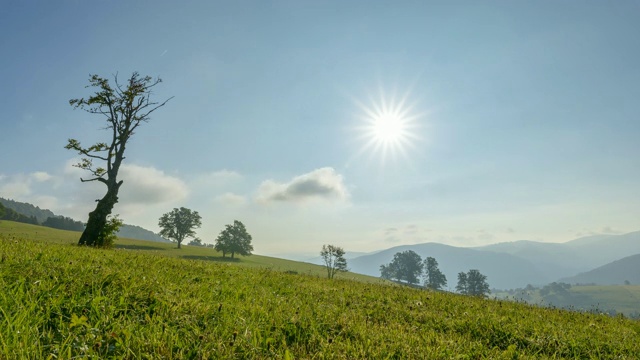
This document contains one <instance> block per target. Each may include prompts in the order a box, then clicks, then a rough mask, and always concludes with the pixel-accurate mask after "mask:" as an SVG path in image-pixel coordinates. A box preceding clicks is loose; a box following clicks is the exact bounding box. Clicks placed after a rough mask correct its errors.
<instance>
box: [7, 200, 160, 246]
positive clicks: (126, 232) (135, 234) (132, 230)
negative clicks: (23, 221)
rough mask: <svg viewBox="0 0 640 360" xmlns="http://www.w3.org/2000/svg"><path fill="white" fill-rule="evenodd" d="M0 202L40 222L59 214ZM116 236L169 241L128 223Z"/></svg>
mask: <svg viewBox="0 0 640 360" xmlns="http://www.w3.org/2000/svg"><path fill="white" fill-rule="evenodd" d="M0 203H1V204H3V205H4V206H5V207H6V208H8V209H12V210H14V211H15V212H17V213H19V214H22V215H24V216H27V217H31V216H33V217H35V218H36V219H37V221H38V223H40V224H42V223H43V222H44V221H45V220H47V218H50V217H59V216H60V215H56V214H54V213H53V212H52V211H51V210H48V209H41V208H40V207H38V206H35V205H33V204H29V203H24V202H19V201H14V200H10V199H4V198H1V197H0ZM118 236H120V237H125V238H131V239H138V240H149V241H158V242H170V241H169V240H167V239H165V238H163V237H162V236H160V235H158V234H156V233H154V232H153V231H150V230H147V229H145V228H142V227H140V226H137V225H129V224H124V225H122V226H121V227H120V231H118Z"/></svg>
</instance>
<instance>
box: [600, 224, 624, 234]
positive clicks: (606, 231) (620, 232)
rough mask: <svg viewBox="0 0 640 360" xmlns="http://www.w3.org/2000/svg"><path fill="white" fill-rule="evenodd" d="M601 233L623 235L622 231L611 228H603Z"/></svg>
mask: <svg viewBox="0 0 640 360" xmlns="http://www.w3.org/2000/svg"><path fill="white" fill-rule="evenodd" d="M601 232H602V233H603V234H622V231H618V230H616V229H614V228H612V227H611V226H605V227H603V228H602V230H601Z"/></svg>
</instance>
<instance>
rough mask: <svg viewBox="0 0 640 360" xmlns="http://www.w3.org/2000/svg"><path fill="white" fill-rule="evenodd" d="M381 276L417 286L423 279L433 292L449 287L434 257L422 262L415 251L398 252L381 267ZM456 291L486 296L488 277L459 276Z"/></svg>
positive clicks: (477, 275) (474, 274)
mask: <svg viewBox="0 0 640 360" xmlns="http://www.w3.org/2000/svg"><path fill="white" fill-rule="evenodd" d="M380 275H381V277H382V278H384V279H387V280H395V281H399V282H404V283H408V284H411V285H417V284H418V283H419V282H420V278H422V280H423V282H424V286H425V287H427V288H429V289H432V290H442V289H443V288H444V287H445V286H447V277H446V276H445V275H444V274H443V273H442V271H440V269H439V268H438V261H437V260H436V259H435V258H433V257H427V258H426V259H424V260H422V258H421V257H420V255H418V254H417V253H416V252H415V251H413V250H407V251H403V252H398V253H396V254H395V255H394V256H393V260H392V261H391V262H390V263H389V264H386V265H380ZM456 291H458V292H459V293H461V294H466V295H474V296H485V295H486V294H488V293H489V284H488V283H487V277H486V276H485V275H482V274H481V273H480V271H478V270H475V269H474V270H469V272H467V273H464V272H461V273H459V274H458V285H457V286H456Z"/></svg>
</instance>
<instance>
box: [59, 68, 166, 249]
mask: <svg viewBox="0 0 640 360" xmlns="http://www.w3.org/2000/svg"><path fill="white" fill-rule="evenodd" d="M161 81H162V80H160V79H159V78H157V79H155V80H154V79H152V78H151V77H149V76H145V77H141V76H140V75H139V74H138V73H137V72H134V73H133V74H132V75H131V77H130V78H129V79H128V80H127V81H126V84H120V83H119V82H118V76H117V75H115V76H114V85H113V86H112V85H111V84H110V83H109V80H107V79H105V78H102V77H100V76H98V75H91V77H90V78H89V85H88V86H87V87H94V88H97V90H96V92H95V94H93V95H91V96H90V97H89V98H87V99H85V98H80V99H71V100H69V104H70V105H71V106H73V108H74V109H78V108H80V109H82V110H85V111H86V112H88V113H90V114H97V115H102V116H104V117H105V118H106V123H107V124H106V130H110V132H111V134H110V136H109V139H110V140H109V141H108V142H98V143H96V144H94V145H91V146H88V147H86V146H82V145H81V144H80V141H78V140H76V139H69V140H68V143H67V145H66V146H65V148H66V149H68V150H75V151H76V152H77V153H78V154H79V155H81V156H82V158H81V160H80V162H78V163H77V164H76V165H74V166H76V167H78V168H80V169H83V170H86V171H88V172H89V174H90V178H88V179H83V178H81V179H80V181H82V182H90V181H99V182H101V183H103V184H105V185H106V186H107V193H106V194H105V195H104V196H103V197H102V199H100V200H97V203H98V204H97V205H96V208H95V210H93V211H92V212H90V213H89V220H88V221H87V226H86V227H85V229H84V231H83V233H82V236H80V240H79V241H78V244H79V245H87V246H96V247H101V246H103V245H104V244H102V243H101V242H100V241H101V240H104V239H105V237H104V236H101V234H103V232H104V228H105V226H106V225H107V217H108V216H109V215H110V214H111V211H112V210H113V207H114V205H115V204H116V203H117V202H118V191H119V190H120V186H122V180H119V181H118V179H117V177H118V172H119V170H120V166H121V164H122V161H123V160H124V158H125V157H124V152H125V149H126V147H127V144H128V142H129V140H130V139H131V137H132V136H133V135H134V133H135V131H136V130H137V129H138V127H139V126H140V125H141V124H142V123H145V122H147V121H149V119H150V117H149V116H150V115H151V113H152V112H154V111H155V110H157V109H158V108H160V107H162V106H164V105H165V104H166V103H167V102H168V101H169V100H170V99H171V98H169V99H167V100H165V101H164V102H162V103H158V102H153V101H151V90H152V88H153V87H154V86H156V85H157V84H159V83H160V82H161ZM96 160H97V161H100V162H104V163H106V164H105V165H102V166H100V165H95V164H94V163H93V162H94V161H96ZM105 166H106V167H105Z"/></svg>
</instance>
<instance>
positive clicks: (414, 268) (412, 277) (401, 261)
mask: <svg viewBox="0 0 640 360" xmlns="http://www.w3.org/2000/svg"><path fill="white" fill-rule="evenodd" d="M423 267H424V264H423V263H422V258H421V257H420V255H418V254H417V253H416V252H415V251H413V250H407V251H403V252H398V253H396V254H395V255H394V256H393V260H392V261H391V263H389V264H388V265H381V266H380V273H381V275H382V277H383V278H385V279H389V280H393V279H395V280H398V281H404V282H407V283H409V284H417V283H418V282H419V280H418V278H419V277H420V275H421V274H422V269H423Z"/></svg>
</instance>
